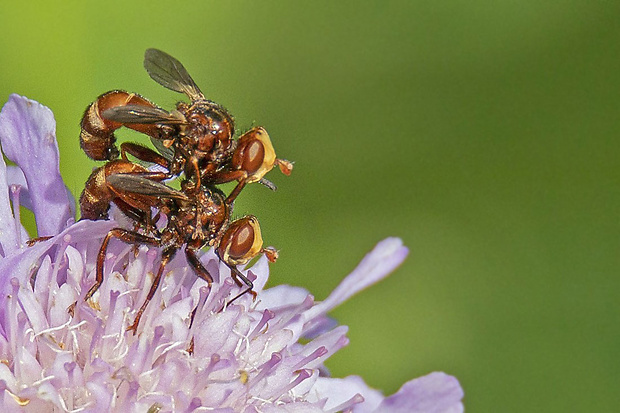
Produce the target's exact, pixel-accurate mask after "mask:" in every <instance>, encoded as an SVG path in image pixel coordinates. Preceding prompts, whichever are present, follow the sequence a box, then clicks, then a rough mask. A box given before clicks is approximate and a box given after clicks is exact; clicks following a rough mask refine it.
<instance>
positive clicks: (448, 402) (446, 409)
mask: <svg viewBox="0 0 620 413" xmlns="http://www.w3.org/2000/svg"><path fill="white" fill-rule="evenodd" d="M462 398H463V389H462V388H461V385H460V384H459V382H458V380H457V379H456V378H454V377H452V376H449V375H447V374H445V373H442V372H435V373H431V374H428V375H426V376H424V377H420V378H418V379H414V380H411V381H408V382H407V383H405V384H403V386H402V387H401V388H400V390H398V392H396V393H395V394H393V395H391V396H390V397H387V398H386V399H385V400H383V402H382V403H381V404H380V405H379V408H378V409H377V410H376V412H377V413H384V412H385V413H401V412H402V413H460V412H463V411H464V408H463V403H461V399H462Z"/></svg>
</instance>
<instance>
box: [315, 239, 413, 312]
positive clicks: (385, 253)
mask: <svg viewBox="0 0 620 413" xmlns="http://www.w3.org/2000/svg"><path fill="white" fill-rule="evenodd" d="M407 254H409V249H408V248H407V247H405V246H403V241H402V240H401V239H400V238H393V237H392V238H386V239H384V240H383V241H381V242H379V243H378V244H377V245H376V246H375V248H374V249H373V250H372V251H370V252H369V253H368V254H366V256H365V257H364V259H362V261H361V262H360V263H359V264H358V266H357V267H356V268H355V269H354V270H353V272H351V274H349V275H348V276H347V277H346V278H345V279H344V280H342V282H341V283H340V285H339V286H338V287H336V289H335V290H334V291H332V293H331V294H330V295H329V297H327V298H326V299H325V301H323V302H321V303H319V304H317V305H315V306H314V307H312V308H311V309H310V310H308V311H306V313H305V314H304V316H305V318H306V320H312V319H313V318H314V317H316V316H318V315H320V314H325V313H327V312H328V311H330V310H332V309H333V308H334V307H337V306H338V305H339V304H340V303H342V302H344V301H346V300H348V299H349V298H351V297H352V296H353V295H355V294H357V293H358V292H359V291H361V290H363V289H364V288H366V287H369V286H371V285H372V284H374V283H376V282H378V281H380V280H381V279H383V278H385V277H386V276H387V275H389V274H390V273H391V272H392V271H394V270H395V269H396V268H397V267H398V266H399V265H400V264H402V262H403V261H404V260H405V258H406V257H407Z"/></svg>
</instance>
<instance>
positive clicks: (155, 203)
mask: <svg viewBox="0 0 620 413" xmlns="http://www.w3.org/2000/svg"><path fill="white" fill-rule="evenodd" d="M144 67H145V69H146V70H147V72H148V73H149V75H150V76H151V78H153V79H154V80H155V81H156V82H158V83H159V84H161V85H162V86H164V87H166V88H168V89H171V90H174V91H177V92H180V93H184V94H185V95H187V96H188V97H189V98H190V99H191V103H190V104H187V103H184V102H180V103H178V104H177V107H176V109H175V110H172V111H170V112H169V111H166V110H164V109H161V108H159V107H158V106H156V105H154V104H153V103H151V102H150V101H148V100H147V99H145V98H144V97H142V96H140V95H137V94H133V93H128V92H125V91H119V90H115V91H111V92H107V93H105V94H103V95H101V96H100V97H99V98H98V99H97V100H96V101H95V102H93V103H92V104H91V105H90V106H89V107H88V108H87V109H86V112H85V113H84V117H83V118H82V125H81V126H82V130H81V133H80V144H81V147H82V149H83V150H84V151H85V152H86V154H87V155H88V156H89V157H90V158H92V159H95V160H106V161H108V162H107V163H106V164H105V165H103V166H102V167H100V168H98V169H96V170H95V171H94V172H93V173H92V174H91V176H90V177H89V179H88V181H87V182H86V187H85V189H84V191H83V192H82V195H81V197H80V210H81V214H82V219H93V220H97V219H107V218H108V210H109V207H110V204H111V203H114V204H115V205H116V206H117V207H118V208H119V209H120V210H121V211H122V212H123V213H124V214H125V215H127V216H128V217H129V218H131V219H132V220H133V221H134V223H135V228H134V230H127V229H124V228H114V229H112V230H111V231H110V232H109V233H108V234H107V236H106V237H105V238H104V240H103V243H102V245H101V248H100V250H99V254H98V256H97V265H96V281H95V284H94V285H93V286H92V287H91V288H90V290H89V291H88V292H87V294H86V296H85V300H88V299H89V298H91V297H92V295H93V294H94V293H95V292H96V291H97V289H98V288H99V287H100V286H101V283H102V282H103V266H104V260H105V255H106V251H107V246H108V243H109V241H110V240H111V239H112V238H118V239H120V240H122V241H124V242H126V243H130V244H136V245H139V244H147V245H153V246H157V247H161V248H162V256H161V264H160V266H159V269H158V271H157V274H156V275H155V278H154V281H153V285H152V286H151V289H150V290H149V293H148V295H147V298H146V300H145V302H144V304H143V305H142V306H141V308H140V309H139V310H138V312H137V315H136V318H135V321H134V323H133V324H132V325H131V326H130V327H129V329H130V330H133V331H134V333H135V331H136V329H137V327H138V323H139V321H140V317H141V316H142V313H143V312H144V310H145V309H146V306H147V305H148V303H149V301H150V300H151V299H152V297H153V295H154V294H155V292H156V290H157V287H158V285H159V282H160V280H161V277H162V275H163V273H164V269H165V267H166V264H167V263H168V262H169V261H170V260H171V259H172V258H173V256H174V255H175V254H176V252H177V251H178V250H179V249H181V248H183V247H185V255H186V257H187V260H188V262H189V263H190V265H191V266H192V267H193V269H194V271H195V273H196V275H197V276H198V277H200V278H202V279H204V280H205V281H207V283H208V284H209V285H211V283H212V282H213V279H212V277H211V275H210V274H209V272H208V271H207V270H206V268H205V267H204V266H203V265H202V263H201V262H200V260H199V259H198V256H197V255H196V253H197V251H198V250H200V249H201V248H204V247H213V248H215V252H216V254H217V256H218V257H219V258H220V259H221V260H222V261H223V262H224V263H225V264H226V265H227V266H228V267H229V268H230V269H231V274H232V276H233V278H234V279H235V281H236V282H237V284H238V285H240V286H241V285H245V286H246V287H247V288H245V289H244V290H243V291H242V292H241V293H240V294H239V295H237V296H236V297H234V298H233V299H232V300H231V301H233V300H235V299H236V298H238V297H239V296H241V295H243V294H245V293H247V292H252V288H253V285H252V282H251V281H250V280H249V279H248V278H247V277H245V276H244V275H243V274H242V273H241V272H240V271H239V270H238V269H237V268H236V266H237V265H240V264H245V263H247V262H248V261H250V260H251V259H252V258H254V257H255V256H257V255H258V254H260V253H265V254H266V256H267V258H268V259H269V260H270V261H272V262H273V261H275V260H276V259H277V251H276V250H275V249H273V248H263V246H262V244H263V240H262V237H261V232H260V226H259V224H258V220H257V219H256V217H254V216H245V217H243V218H240V219H237V220H234V221H232V220H231V213H232V208H233V203H234V201H235V199H236V198H237V196H238V195H239V193H240V192H241V190H242V189H243V188H244V187H245V185H247V184H248V183H253V182H261V183H263V184H264V185H266V186H268V187H270V188H271V189H275V186H274V185H273V184H272V183H271V182H269V181H267V180H266V179H264V175H265V174H266V173H267V172H269V171H270V170H271V169H273V167H274V166H275V165H278V167H279V168H280V170H281V171H282V172H283V173H285V174H286V175H289V174H290V172H291V170H292V164H291V163H290V162H288V161H286V160H281V159H277V158H276V155H275V151H274V148H273V145H272V144H271V140H270V139H269V135H268V134H267V132H266V131H265V130H264V129H263V128H260V127H257V128H253V129H251V130H250V131H248V132H246V133H244V134H243V135H242V136H241V137H240V138H239V139H238V140H235V139H233V135H234V122H233V118H232V116H231V115H230V114H229V113H228V112H227V111H226V110H225V109H224V108H223V107H222V106H220V105H218V104H217V103H215V102H212V101H209V100H207V99H206V98H205V97H204V95H203V94H202V92H201V91H200V89H199V88H198V86H196V84H195V83H194V81H193V79H192V78H191V77H190V75H189V74H188V73H187V71H186V70H185V68H184V67H183V65H182V64H181V63H180V62H179V61H178V60H176V59H175V58H173V57H172V56H170V55H168V54H166V53H164V52H162V51H160V50H156V49H148V50H147V51H146V53H145V59H144ZM122 126H125V127H127V128H130V129H133V130H136V131H138V132H141V133H143V134H146V135H148V136H149V137H150V138H151V141H152V143H153V145H154V146H155V148H156V149H157V150H153V149H150V148H148V147H146V146H143V145H140V144H136V143H127V142H126V143H123V144H121V145H120V155H121V159H115V158H117V157H118V155H119V150H118V148H117V147H116V138H115V136H114V131H115V130H116V129H118V128H120V127H122ZM128 154H129V155H131V156H133V157H134V158H136V159H137V160H138V161H140V162H141V163H149V164H152V165H157V166H158V168H157V169H153V168H151V169H149V168H147V167H146V166H144V165H143V164H141V163H136V162H131V161H129V160H128V158H127V155H128ZM179 176H181V178H179ZM173 178H179V179H180V187H181V188H180V190H177V189H173V188H171V187H170V186H168V185H166V184H165V183H163V182H164V181H166V180H169V179H173ZM234 181H237V185H236V186H235V188H234V189H233V190H232V191H231V192H230V194H229V195H228V196H226V195H225V194H224V193H223V192H222V191H221V190H220V189H219V188H217V186H216V185H218V184H223V183H226V182H234ZM162 216H165V218H164V220H165V224H161V225H159V226H158V225H157V221H158V220H159V219H160V218H162ZM162 225H163V226H162Z"/></svg>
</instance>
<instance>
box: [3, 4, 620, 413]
mask: <svg viewBox="0 0 620 413" xmlns="http://www.w3.org/2000/svg"><path fill="white" fill-rule="evenodd" d="M128 3H129V2H121V1H106V2H90V1H66V2H62V3H60V2H46V3H44V2H25V1H23V2H19V3H17V2H11V3H8V2H4V3H3V4H2V6H0V27H1V28H2V36H0V59H1V62H2V67H1V70H0V100H1V101H2V102H4V101H6V99H7V97H8V95H9V94H10V93H19V94H22V95H26V96H28V97H30V98H32V99H36V100H38V101H40V102H42V103H43V104H45V105H47V106H49V107H50V108H51V109H52V110H53V111H54V113H55V116H56V120H57V122H58V126H57V131H58V139H59V145H60V153H61V171H62V174H63V176H64V177H65V179H66V182H67V184H68V186H69V187H70V188H71V190H72V191H73V193H74V194H75V195H76V196H77V195H79V193H80V191H81V188H82V186H83V183H84V181H85V180H86V178H87V177H88V175H89V173H90V171H91V169H92V168H93V166H95V165H96V164H95V163H94V162H91V161H89V160H87V158H86V156H85V155H84V154H83V153H82V152H81V150H80V148H79V144H78V134H79V126H78V124H79V121H80V118H81V115H82V112H83V111H84V109H85V108H86V106H87V105H88V104H89V103H90V102H91V101H92V100H94V99H95V98H96V96H98V95H99V94H100V93H103V92H105V91H107V90H110V89H115V88H123V89H126V90H130V91H135V92H139V93H141V94H143V95H144V96H147V97H149V98H150V99H152V100H153V101H155V102H157V103H158V104H160V105H161V106H163V107H165V108H172V107H173V105H174V103H175V102H176V101H177V100H178V99H180V98H182V97H181V96H180V95H177V94H175V93H173V92H171V91H168V90H166V89H164V88H162V87H160V86H159V85H157V84H156V83H155V82H153V81H152V80H151V79H150V78H149V77H148V76H147V74H146V72H145V71H144V70H143V68H142V58H143V53H144V50H145V49H146V48H148V47H157V48H160V49H162V50H165V51H167V52H169V53H170V54H172V55H173V56H175V57H177V58H178V59H179V60H180V61H181V62H183V63H184V64H185V66H186V67H187V68H188V70H189V72H190V73H191V74H192V76H193V77H194V78H195V80H196V82H197V83H198V85H200V87H201V88H202V90H203V91H204V92H205V93H206V95H207V96H208V97H209V98H211V99H213V100H215V101H217V102H220V103H222V104H223V105H224V106H226V107H227V108H228V109H229V110H230V111H231V112H232V113H233V114H234V115H235V116H236V119H237V125H238V127H239V129H247V128H249V127H251V126H253V125H263V126H265V127H266V128H267V130H268V131H269V133H270V135H271V137H272V141H273V142H274V145H275V147H276V149H277V152H278V154H279V155H280V156H282V157H285V158H288V159H291V160H295V161H296V164H295V170H294V173H293V175H292V176H291V177H289V178H286V177H284V176H283V175H281V174H280V173H279V172H272V173H271V174H270V175H269V179H272V180H273V181H274V182H275V183H276V184H277V185H278V186H279V190H278V191H277V192H276V193H271V192H270V191H268V190H267V189H266V188H263V187H261V186H259V185H254V186H252V187H250V188H247V189H246V190H245V191H244V193H243V194H242V199H241V200H240V201H239V202H238V205H237V209H236V210H237V212H252V213H254V214H256V215H257V216H258V217H259V219H260V221H261V225H262V228H263V235H264V238H265V239H266V242H267V243H268V244H272V245H275V246H277V247H278V248H280V249H281V258H280V260H279V262H278V263H276V264H274V265H272V278H271V281H270V282H271V285H275V284H280V283H290V284H295V285H302V286H304V287H306V288H308V289H309V290H310V291H312V292H313V293H314V294H315V296H316V297H317V299H323V298H325V297H326V296H327V295H328V294H329V292H330V291H331V290H332V289H333V288H334V287H335V286H336V285H337V284H338V283H339V282H340V280H341V279H342V278H343V277H344V276H345V275H346V274H348V272H349V271H350V270H351V269H353V268H354V266H355V265H356V264H357V262H358V261H359V260H360V258H361V257H362V256H363V255H364V254H365V253H366V252H367V251H368V250H370V249H371V248H372V246H373V245H374V244H375V243H376V242H377V241H379V240H380V239H382V238H384V237H387V236H391V235H395V236H400V237H402V238H403V240H404V242H405V244H406V245H408V246H409V247H410V249H411V254H410V256H409V258H408V260H407V261H406V263H405V264H404V265H403V266H402V267H401V268H400V269H399V270H398V271H397V272H396V273H395V274H393V275H392V276H391V277H389V278H388V279H387V280H385V281H383V282H382V283H380V284H379V285H377V286H374V287H372V288H371V289H369V290H367V291H365V292H363V293H361V294H359V295H358V296H356V297H355V298H354V299H353V300H351V301H350V302H348V303H346V304H344V305H343V306H342V307H340V308H339V309H337V310H336V311H334V313H333V314H334V315H335V316H336V317H337V318H338V319H339V321H340V322H342V323H343V324H347V325H349V326H350V333H349V335H350V338H351V344H350V345H349V347H347V348H346V349H344V350H342V351H341V352H340V353H338V354H337V355H336V356H335V357H333V358H332V359H330V361H329V367H330V368H331V370H332V372H333V374H334V375H336V376H345V375H349V374H359V375H362V376H363V377H364V378H365V379H366V381H367V382H368V383H369V384H370V385H372V386H374V387H376V388H379V389H382V390H384V391H385V392H386V393H392V392H394V391H396V390H397V389H398V387H399V386H400V385H401V384H402V383H403V382H405V381H407V380H409V379H411V378H413V377H417V376H421V375H423V374H426V373H428V372H430V371H434V370H443V371H446V372H448V373H451V374H454V375H456V376H457V377H458V378H459V379H460V381H461V383H462V385H463V387H464V389H465V393H466V398H465V403H466V407H467V409H468V410H469V411H472V412H498V411H501V412H533V411H537V412H566V411H571V412H578V411H579V412H593V411H601V412H602V411H618V408H619V406H620V396H619V393H618V385H619V384H620V357H619V352H620V334H619V333H618V332H619V331H620V326H619V325H618V322H619V321H620V314H619V309H618V308H619V306H618V298H619V297H620V294H619V293H618V291H619V288H620V278H619V274H618V268H619V265H618V264H619V258H618V257H619V248H620V243H619V241H620V231H619V212H620V211H619V205H620V203H619V201H620V197H619V195H618V186H619V185H620V182H619V179H618V178H619V173H618V167H617V164H618V157H619V155H620V143H619V141H618V130H619V128H620V121H619V120H618V118H619V117H618V114H619V113H618V107H619V105H618V101H619V99H620V56H619V52H620V41H619V39H620V24H618V21H619V18H620V3H618V2H613V1H605V2H602V1H570V0H565V1H547V2H537V1H531V0H530V1H520V2H517V1H503V2H491V1H480V0H470V1H450V0H449V1H409V2H404V1H401V2H395V1H374V2H370V1H367V2H353V1H341V2H328V1H313V2H311V3H309V2H303V3H302V2H296V3H293V2H284V1H267V2H260V4H259V2H251V1H235V2H212V1H188V2H179V3H177V4H174V3H173V2H161V1H149V2H147V1H140V2H133V3H132V4H128ZM8 4H11V5H10V6H9V5H8ZM121 136H123V137H125V138H127V139H136V140H139V141H141V142H146V141H145V140H144V139H142V138H139V137H137V135H131V134H129V133H122V134H121Z"/></svg>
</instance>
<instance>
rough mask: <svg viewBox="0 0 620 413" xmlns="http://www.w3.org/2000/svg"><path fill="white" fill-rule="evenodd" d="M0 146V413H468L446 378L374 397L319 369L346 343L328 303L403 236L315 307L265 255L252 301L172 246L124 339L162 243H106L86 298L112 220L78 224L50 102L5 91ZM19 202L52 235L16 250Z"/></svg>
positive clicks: (397, 247) (372, 277)
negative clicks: (98, 280)
mask: <svg viewBox="0 0 620 413" xmlns="http://www.w3.org/2000/svg"><path fill="white" fill-rule="evenodd" d="M0 142H1V144H2V150H3V152H4V154H5V155H6V157H7V158H8V159H10V160H12V161H13V162H15V163H16V164H17V165H18V166H8V167H7V166H6V164H5V162H4V161H3V160H2V159H1V157H0V247H1V250H0V257H1V258H0V278H1V279H0V289H1V291H0V293H1V294H0V411H3V412H5V411H7V412H9V411H20V412H110V411H114V412H159V411H161V412H192V411H195V412H199V411H209V412H248V413H249V412H264V413H269V412H338V411H353V412H461V411H463V405H462V403H461V399H462V397H463V391H462V390H461V387H460V385H459V383H458V381H457V380H456V379H455V378H453V377H451V376H448V375H446V374H444V373H431V374H429V375H427V376H424V377H422V378H419V379H415V380H412V381H410V382H408V383H406V384H405V385H403V387H402V388H401V389H400V390H399V391H398V392H397V393H396V394H394V395H392V396H390V397H384V396H383V395H382V394H381V393H380V392H378V391H376V390H373V389H370V388H368V387H367V386H366V384H365V383H364V382H363V380H362V379H361V378H359V377H356V376H351V377H347V378H344V379H336V378H330V377H328V376H327V373H326V370H325V368H324V366H323V363H324V361H325V360H326V359H327V358H328V357H330V356H331V355H332V354H333V353H335V352H336V351H338V350H339V349H340V348H342V347H343V346H345V345H347V344H348V339H347V338H346V332H347V328H346V327H345V326H338V325H337V324H336V323H335V321H333V320H332V319H330V318H328V316H327V312H328V311H330V310H331V309H332V308H334V307H336V306H337V305H339V304H340V303H342V302H343V301H344V300H346V299H348V298H349V297H351V296H352V295H354V294H355V293H357V292H358V291H360V290H361V289H363V288H366V287H368V286H369V285H371V284H373V283H375V282H377V281H379V280H380V279H382V278H383V277H385V276H387V275H388V274H389V273H390V272H391V271H392V270H394V269H395V268H396V267H397V266H398V265H400V263H401V262H402V261H403V260H404V258H405V257H406V255H407V253H408V250H407V248H405V247H404V246H403V245H402V242H401V241H400V240H399V239H397V238H388V239H386V240H384V241H382V242H380V243H379V244H378V245H377V246H376V247H375V248H374V249H373V250H372V251H371V252H370V253H369V254H367V255H366V257H364V259H363V260H362V262H361V263H360V264H359V265H358V267H357V268H356V269H355V270H354V271H353V272H352V273H351V274H350V275H349V276H348V277H346V278H345V279H344V281H343V282H342V283H341V284H340V286H339V287H337V288H336V289H335V290H334V292H333V293H332V294H331V295H330V296H329V297H328V298H327V299H326V300H325V301H323V302H318V303H317V302H315V301H314V299H313V297H312V295H310V294H309V293H308V291H306V290H304V289H302V288H298V287H291V286H287V285H281V286H277V287H274V288H270V289H264V288H263V287H264V286H265V283H266V282H267V276H268V266H267V260H266V259H265V258H264V257H263V258H261V259H259V260H258V262H257V263H256V264H255V265H254V266H252V267H251V268H250V269H247V270H244V273H246V274H247V276H248V277H250V278H252V279H254V280H255V281H254V285H255V290H256V292H257V293H258V297H257V299H256V300H255V301H253V300H252V297H251V296H250V295H249V294H246V295H244V296H243V297H241V298H240V299H238V300H237V301H235V302H234V304H231V305H229V306H225V303H226V302H227V300H228V299H230V297H231V296H233V295H234V294H236V293H237V292H238V288H239V287H237V286H236V285H235V283H234V282H233V281H232V279H231V277H230V271H229V269H228V268H227V267H226V266H225V265H223V264H222V263H220V262H219V261H218V259H217V258H216V257H215V255H214V254H213V253H212V252H211V251H208V252H206V253H205V254H203V255H202V257H201V259H202V262H203V263H204V265H205V266H206V268H207V269H208V270H209V272H210V273H211V275H213V277H214V279H215V280H214V281H215V282H214V283H213V286H212V288H211V289H210V290H209V288H208V287H207V285H206V283H205V282H204V281H203V280H201V279H199V278H198V277H196V276H195V275H194V273H193V270H192V269H191V267H189V266H188V265H187V263H186V261H185V256H184V254H178V256H177V257H176V258H175V259H174V260H173V261H172V262H171V263H170V265H169V266H168V267H167V270H168V273H167V275H166V276H165V279H164V280H163V281H162V285H161V286H160V288H159V290H158V291H157V294H156V295H155V297H154V299H153V300H152V301H151V303H150V304H149V306H148V307H147V310H146V312H145V313H144V315H143V317H142V320H141V322H140V326H139V327H138V334H137V335H133V334H132V333H130V332H129V333H128V332H126V328H127V326H128V325H129V324H130V323H131V321H133V315H134V314H135V311H136V310H137V308H138V307H139V305H140V304H141V303H142V302H143V300H144V297H145V294H146V292H147V289H148V285H150V281H151V279H152V273H151V271H152V270H153V268H156V267H157V265H158V254H159V251H158V250H157V249H156V248H150V249H149V248H147V247H144V246H142V247H140V248H139V249H138V251H137V255H136V254H135V252H134V250H132V246H130V245H127V244H124V243H122V242H120V241H115V242H112V243H111V244H110V246H109V249H108V255H107V257H106V263H105V264H106V265H105V267H106V272H105V281H104V283H103V285H102V286H101V288H100V289H99V291H98V293H97V294H95V296H94V297H93V300H92V302H91V303H86V302H84V301H83V299H82V297H83V295H84V294H85V292H86V291H87V289H88V288H89V287H90V286H91V285H92V283H93V280H94V272H95V269H94V266H95V260H96V254H97V252H98V250H99V247H100V245H101V240H102V238H103V237H104V236H105V235H106V233H107V232H108V231H109V230H110V229H111V228H113V227H114V226H117V225H119V224H118V223H117V222H115V221H113V220H110V221H95V222H93V221H80V222H77V223H74V222H73V216H74V211H73V205H74V201H73V198H72V197H71V195H70V194H69V192H68V191H67V190H66V187H65V185H64V183H63V182H62V179H61V177H60V174H59V170H58V162H59V159H58V148H57V146H56V140H55V123H54V118H53V115H52V113H51V111H50V110H49V109H48V108H46V107H44V106H42V105H40V104H39V103H37V102H34V101H31V100H28V99H26V98H23V97H20V96H17V95H11V97H10V98H9V101H8V103H7V104H6V105H5V106H4V108H3V109H2V112H1V113H0ZM19 203H21V205H24V206H27V207H28V208H30V209H32V210H33V211H34V214H35V217H36V221H37V229H38V232H39V235H40V236H43V235H52V236H53V238H51V239H49V240H47V241H42V242H38V243H36V244H34V245H33V246H31V247H27V246H26V245H25V241H26V240H27V237H28V236H27V234H26V231H25V230H24V229H23V227H22V225H21V223H20V220H19V213H18V211H19ZM12 206H13V209H12ZM110 268H112V270H110ZM76 300H77V302H78V305H77V307H76V309H75V315H74V316H73V317H71V316H70V315H69V313H68V312H67V308H68V307H69V306H70V305H71V304H72V303H73V302H74V301H76ZM194 311H195V318H194V320H193V323H191V326H190V318H191V315H192V312H194ZM301 339H303V340H301Z"/></svg>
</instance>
